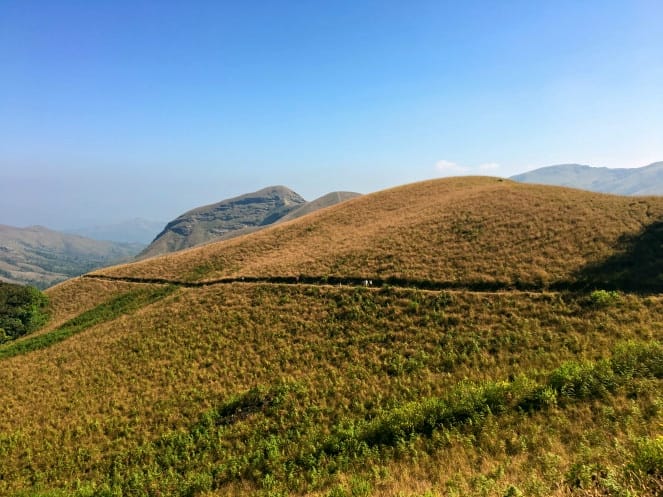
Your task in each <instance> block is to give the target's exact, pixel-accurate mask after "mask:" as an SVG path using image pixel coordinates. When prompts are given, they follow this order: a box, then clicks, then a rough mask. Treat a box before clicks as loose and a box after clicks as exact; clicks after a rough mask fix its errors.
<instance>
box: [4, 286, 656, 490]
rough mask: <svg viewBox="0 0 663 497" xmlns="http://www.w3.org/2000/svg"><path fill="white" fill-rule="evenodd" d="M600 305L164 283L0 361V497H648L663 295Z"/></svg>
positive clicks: (588, 300)
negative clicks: (108, 315)
mask: <svg viewBox="0 0 663 497" xmlns="http://www.w3.org/2000/svg"><path fill="white" fill-rule="evenodd" d="M605 295H607V297H605ZM605 295H604V294H603V293H597V294H595V295H594V294H592V295H583V294H555V293H551V294H526V293H497V294H473V293H468V292H459V293H450V292H427V291H416V290H405V289H395V288H383V289H380V290H370V289H364V288H347V287H345V288H334V287H306V286H301V285H300V286H276V285H247V284H238V285H227V286H219V287H205V288H195V289H194V288H192V289H181V290H179V291H178V292H176V293H173V294H171V295H170V296H169V297H168V298H165V299H162V300H159V301H156V302H155V303H154V304H152V305H150V306H148V307H144V308H141V309H137V310H135V311H132V312H130V313H128V314H123V315H121V316H119V317H117V318H115V319H108V320H102V321H100V322H99V323H98V324H96V325H94V326H91V327H89V328H87V329H86V330H84V331H81V332H80V333H79V334H78V335H77V337H76V339H75V340H69V341H67V343H66V347H65V346H64V345H65V344H61V345H53V346H51V347H48V348H45V349H41V350H39V351H35V352H34V353H32V354H30V355H29V356H16V357H13V358H11V359H7V360H5V361H2V362H1V363H0V396H1V397H2V399H3V400H4V403H3V405H2V406H0V457H1V458H2V460H3V465H2V468H1V469H0V473H1V475H0V476H1V478H0V493H2V494H8V495H11V494H13V493H19V494H20V492H25V493H26V495H39V494H40V492H44V493H45V495H58V494H57V492H60V495H70V494H72V493H74V492H79V493H80V494H81V495H85V494H86V493H88V494H92V495H95V494H98V495H103V494H109V495H160V494H161V495H171V494H172V495H178V494H179V495H193V494H198V493H201V494H202V493H204V492H207V493H212V494H218V495H233V494H234V495H246V494H252V493H253V494H258V495H267V494H270V493H271V494H274V495H278V494H279V493H286V494H289V493H293V492H298V493H313V494H320V495H325V494H332V495H346V494H347V495H368V494H374V495H390V494H391V495H399V494H402V495H409V494H413V495H415V494H417V493H418V494H423V493H424V492H426V491H430V492H432V494H435V493H439V494H441V495H477V494H479V495H481V494H482V495H503V494H504V493H505V492H506V491H507V489H508V487H509V485H513V486H515V487H517V488H518V489H520V490H522V491H523V492H526V494H527V495H541V496H543V495H551V494H553V493H555V492H558V493H559V492H571V493H573V492H580V491H589V490H588V489H587V488H585V487H587V485H588V483H587V482H588V481H594V480H592V476H591V475H598V476H601V475H603V476H605V475H608V476H610V477H611V478H613V480H615V482H616V483H617V484H618V485H619V486H620V487H619V488H622V489H628V488H632V489H636V490H637V492H636V493H634V494H633V495H646V493H644V492H646V491H648V490H647V489H648V488H650V487H651V485H653V484H650V483H648V481H649V480H648V478H654V477H655V475H654V476H652V475H650V474H649V473H646V475H645V474H643V475H642V477H641V482H640V483H638V481H640V480H638V479H637V478H640V477H637V478H636V476H634V475H636V474H637V475H639V474H640V472H638V471H639V470H638V471H636V472H631V473H628V474H627V473H624V472H623V471H622V469H620V468H622V467H623V468H626V467H627V466H629V465H630V464H632V463H633V464H635V461H636V459H637V458H638V457H641V456H638V454H639V452H638V450H639V449H638V447H640V444H645V443H646V441H649V442H647V443H650V444H654V446H655V445H656V443H657V442H656V440H657V438H656V436H657V434H659V433H660V426H661V420H662V413H661V410H662V408H663V399H662V398H661V380H660V379H659V377H658V375H659V373H657V372H655V371H659V370H658V369H656V367H658V366H656V364H658V361H659V356H658V355H657V354H659V353H660V345H659V344H660V342H661V340H663V320H662V319H661V316H663V301H662V300H661V299H660V298H659V297H656V296H651V297H637V296H631V295H624V294H618V293H607V292H606V294H605ZM604 297H605V298H604ZM619 344H626V345H619ZM629 344H630V345H629ZM638 351H640V352H642V355H641V356H639V355H638V354H639V353H640V352H638ZM619 357H628V358H630V359H629V360H621V362H620V360H619ZM633 358H635V359H633ZM650 359H651V360H650ZM648 361H649V362H648ZM565 364H566V365H565ZM648 364H649V365H648ZM651 364H653V366H652V365H651ZM640 365H644V366H642V367H645V366H646V368H647V369H638V368H640V367H641V366H640ZM643 450H644V449H643ZM645 452H646V451H645ZM654 452H655V450H654ZM637 460H639V459H637ZM575 467H577V468H579V469H578V470H577V471H576V473H577V474H578V475H580V476H578V478H580V477H582V478H580V480H581V483H580V484H576V483H574V481H575V480H574V479H573V478H571V476H570V475H572V474H573V468H575ZM500 468H501V469H500ZM583 475H585V476H583ZM587 475H589V476H587ZM603 476H602V477H603ZM585 477H586V478H585ZM583 478H585V479H583ZM57 489H60V490H57ZM53 492H55V493H53ZM344 492H345V493H344ZM634 492H635V490H634ZM559 495H562V494H561V493H560V494H559ZM615 495H616V494H615Z"/></svg>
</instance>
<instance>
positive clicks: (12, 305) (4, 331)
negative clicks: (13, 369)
mask: <svg viewBox="0 0 663 497" xmlns="http://www.w3.org/2000/svg"><path fill="white" fill-rule="evenodd" d="M47 303H48V299H47V297H46V295H44V294H43V293H42V292H40V291H39V290H37V289H36V288H34V287H31V286H21V285H13V284H10V283H2V282H0V343H4V342H8V341H10V340H15V339H17V338H19V337H21V336H23V335H26V334H28V333H30V332H32V331H34V330H36V329H37V328H39V327H40V326H42V325H43V324H44V323H45V322H46V319H47V316H46V313H45V308H46V304H47Z"/></svg>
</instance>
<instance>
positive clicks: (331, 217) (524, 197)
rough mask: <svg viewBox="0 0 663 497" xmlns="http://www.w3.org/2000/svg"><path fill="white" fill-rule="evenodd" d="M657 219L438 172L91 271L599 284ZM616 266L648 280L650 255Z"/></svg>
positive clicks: (650, 204) (661, 208) (584, 199)
mask: <svg viewBox="0 0 663 497" xmlns="http://www.w3.org/2000/svg"><path fill="white" fill-rule="evenodd" d="M662 215H663V199H661V198H655V197H649V198H628V197H618V196H611V195H603V194H597V193H590V192H584V191H580V190H573V189H567V188H558V187H549V186H538V185H526V184H521V183H516V182H513V181H508V180H502V179H499V178H481V177H468V178H449V179H445V180H433V181H428V182H422V183H416V184H412V185H406V186H402V187H398V188H394V189H391V190H385V191H382V192H378V193H374V194H371V195H365V196H362V197H358V198H355V199H352V200H350V201H347V202H345V203H342V204H340V205H338V206H336V207H334V208H332V209H327V210H324V211H320V212H315V213H313V214H310V215H308V216H306V217H304V218H301V219H299V220H298V221H297V222H288V223H283V224H279V225H276V226H272V227H269V228H267V229H265V230H262V231H260V232H258V233H254V234H252V235H251V236H245V237H241V238H236V239H233V240H228V241H226V242H224V243H217V244H211V245H207V246H202V247H197V248H195V249H192V250H188V251H184V252H180V253H177V254H172V255H169V256H166V257H162V258H159V259H154V260H148V261H143V262H138V263H133V264H127V265H123V266H117V267H113V268H109V269H107V270H101V271H98V272H97V273H95V274H104V275H109V276H114V277H140V278H166V279H174V280H186V281H205V280H215V279H220V278H239V277H272V276H288V277H298V276H307V277H317V278H333V277H350V278H361V279H363V278H373V279H381V280H389V279H395V280H398V279H400V280H406V281H415V280H416V281H429V282H439V283H445V284H447V285H451V286H455V287H466V288H468V287H477V286H480V287H483V288H490V287H493V288H502V287H521V288H527V287H545V286H551V285H552V286H554V285H565V284H571V283H573V284H577V283H579V282H580V283H582V282H583V281H588V282H591V281H592V280H596V284H600V285H606V284H607V285H609V284H610V282H609V281H607V280H610V279H611V278H614V277H616V275H615V274H612V272H613V270H616V269H615V268H610V267H608V266H606V265H605V264H608V263H609V262H612V263H613V265H615V264H618V263H620V261H618V260H616V259H615V260H610V257H618V254H623V253H625V251H633V250H638V240H639V237H653V238H657V237H659V238H660V233H659V230H660V229H659V225H658V224H657V222H658V221H659V220H660V219H661V216H662ZM597 226H600V227H601V229H600V230H597ZM643 229H644V231H643ZM652 257H653V259H652ZM622 262H623V263H624V264H625V266H624V267H623V268H621V270H620V271H621V272H620V276H619V278H621V280H622V281H621V284H627V283H628V282H630V283H631V284H645V283H646V282H647V281H649V280H651V279H653V280H652V281H651V283H652V284H653V285H657V284H658V282H657V280H656V278H655V276H654V273H653V272H652V269H653V268H654V267H655V268H656V269H658V266H657V265H658V263H659V260H658V255H655V256H652V255H647V254H639V257H638V259H637V260H635V259H633V260H629V261H626V260H625V261H622ZM627 280H628V281H627ZM638 282H639V283H638Z"/></svg>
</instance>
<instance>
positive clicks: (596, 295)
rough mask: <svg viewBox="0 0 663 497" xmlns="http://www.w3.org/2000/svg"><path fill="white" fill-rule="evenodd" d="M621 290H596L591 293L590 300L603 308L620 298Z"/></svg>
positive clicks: (594, 304) (595, 305)
mask: <svg viewBox="0 0 663 497" xmlns="http://www.w3.org/2000/svg"><path fill="white" fill-rule="evenodd" d="M620 298H621V297H620V295H619V292H616V291H614V290H612V291H608V290H594V291H593V292H592V293H591V294H590V295H589V301H590V302H591V304H592V305H593V306H594V307H598V308H603V307H610V306H612V305H614V304H616V303H617V302H619V300H620Z"/></svg>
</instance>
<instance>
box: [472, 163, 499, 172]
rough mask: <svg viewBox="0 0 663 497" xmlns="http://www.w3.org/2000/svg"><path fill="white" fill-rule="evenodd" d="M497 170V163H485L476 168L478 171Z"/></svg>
mask: <svg viewBox="0 0 663 497" xmlns="http://www.w3.org/2000/svg"><path fill="white" fill-rule="evenodd" d="M499 168H500V165H499V164H498V163H497V162H486V163H485V164H479V165H478V166H477V169H478V170H479V171H494V170H495V169H499Z"/></svg>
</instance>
